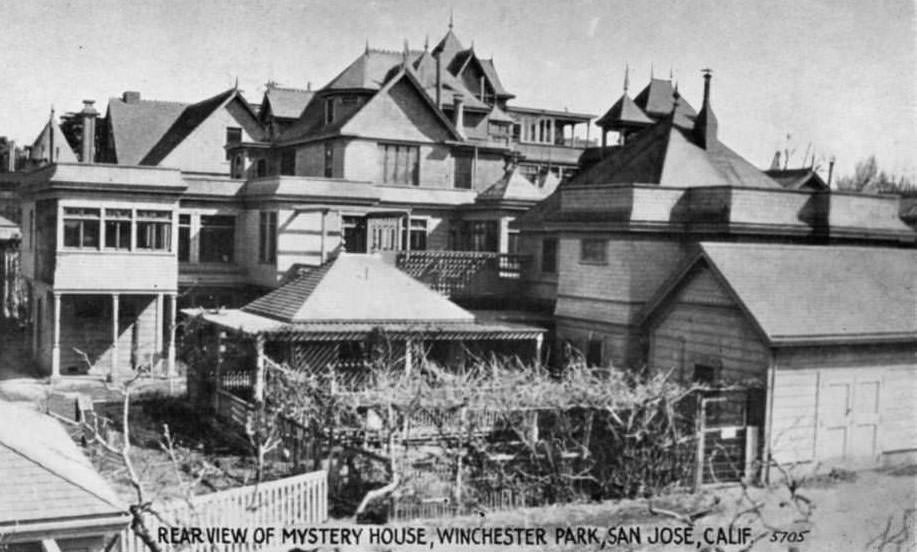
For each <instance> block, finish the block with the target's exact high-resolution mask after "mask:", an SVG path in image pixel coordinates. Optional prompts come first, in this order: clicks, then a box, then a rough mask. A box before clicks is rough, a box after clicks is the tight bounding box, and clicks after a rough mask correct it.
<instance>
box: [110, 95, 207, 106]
mask: <svg viewBox="0 0 917 552" xmlns="http://www.w3.org/2000/svg"><path fill="white" fill-rule="evenodd" d="M112 100H117V101H119V102H121V103H123V104H126V105H134V104H138V103H159V104H172V105H181V106H189V105H193V104H192V103H189V102H180V101H178V100H149V99H145V98H141V99H139V100H137V101H135V102H126V101H124V98H122V97H121V96H109V97H108V101H112Z"/></svg>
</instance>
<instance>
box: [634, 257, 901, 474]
mask: <svg viewBox="0 0 917 552" xmlns="http://www.w3.org/2000/svg"><path fill="white" fill-rule="evenodd" d="M915 287H917V251H915V250H914V249H907V248H876V247H868V248H867V247H853V246H799V245H765V244H752V243H745V244H736V243H708V242H702V243H700V251H699V253H698V254H697V255H696V256H695V257H693V259H692V260H691V261H690V262H689V263H687V265H686V266H685V268H684V269H683V270H682V271H681V272H680V273H679V274H678V275H677V276H676V277H675V278H673V279H672V280H671V282H670V283H669V284H668V285H666V286H664V287H663V288H662V290H661V291H660V293H659V294H658V295H657V296H656V298H655V299H654V300H653V301H652V302H650V303H649V304H648V307H647V310H646V311H645V315H644V318H643V324H644V329H645V331H646V335H647V336H648V338H649V344H648V345H649V351H648V352H649V356H648V359H649V363H650V366H651V367H652V368H653V369H654V370H657V371H668V370H671V371H672V372H673V375H674V377H676V378H679V379H681V380H683V381H686V382H690V381H692V380H694V381H698V380H700V381H706V382H714V383H716V384H734V383H745V384H750V385H752V386H754V385H757V386H759V387H761V388H763V389H765V391H766V393H765V399H764V404H762V405H761V408H762V409H763V419H762V420H761V422H762V423H763V428H762V431H761V443H762V444H761V446H760V447H759V451H758V454H759V458H762V459H769V460H772V461H773V462H776V463H779V464H810V465H811V467H813V468H823V467H825V466H832V465H835V466H843V467H846V468H865V467H872V466H878V465H885V464H889V463H900V462H905V461H913V459H914V458H915V457H917V454H915V453H917V406H915V404H914V397H915V396H917V290H915ZM768 464H771V463H770V462H769V463H768Z"/></svg>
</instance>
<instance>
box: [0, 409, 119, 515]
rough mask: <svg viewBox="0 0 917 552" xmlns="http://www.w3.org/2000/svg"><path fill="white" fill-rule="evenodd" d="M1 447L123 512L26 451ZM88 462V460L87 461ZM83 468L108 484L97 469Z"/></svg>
mask: <svg viewBox="0 0 917 552" xmlns="http://www.w3.org/2000/svg"><path fill="white" fill-rule="evenodd" d="M39 414H41V413H39ZM52 420H53V418H52ZM54 422H55V423H59V422H57V420H54ZM0 445H2V446H4V447H6V448H7V449H9V450H11V451H13V452H14V453H16V454H18V455H19V456H21V457H23V458H25V459H26V460H28V461H29V462H32V463H33V464H35V465H36V466H39V467H41V468H42V469H44V470H45V471H47V472H48V473H50V474H53V475H55V476H57V477H58V478H59V479H62V480H64V481H66V482H67V483H70V484H71V485H73V486H74V487H77V488H79V489H82V490H84V491H86V492H87V493H89V494H90V495H92V496H94V497H96V498H97V499H99V500H101V501H102V502H104V503H106V504H108V505H109V506H113V507H115V508H117V509H118V510H121V509H122V505H120V504H117V503H115V502H112V501H111V499H110V498H107V497H104V496H102V495H100V494H99V493H97V492H96V491H94V490H93V489H90V488H88V487H86V486H85V485H83V484H81V483H79V482H77V481H74V480H73V479H71V478H70V477H67V476H66V475H64V474H62V473H60V471H58V470H56V469H54V468H52V467H50V466H48V465H47V464H46V463H43V462H40V461H39V460H38V459H37V458H35V457H34V456H32V455H29V454H27V453H26V452H25V451H23V450H20V449H19V448H18V447H15V446H13V445H11V444H10V443H9V442H6V441H0ZM74 446H76V444H75V443H74ZM77 451H78V452H80V454H81V455H82V452H81V451H79V449H77ZM54 452H55V453H57V452H59V451H57V450H55V451H54ZM83 458H84V459H85V456H83ZM67 460H68V461H69V460H70V459H67ZM87 462H88V460H87ZM78 465H79V464H78ZM81 467H84V468H87V469H89V470H91V471H92V473H94V474H96V475H98V476H99V479H100V480H101V481H102V482H103V483H106V484H107V482H106V481H105V479H103V478H102V476H101V474H99V472H97V471H95V468H93V467H92V465H85V464H84V465H81Z"/></svg>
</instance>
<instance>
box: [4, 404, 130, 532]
mask: <svg viewBox="0 0 917 552" xmlns="http://www.w3.org/2000/svg"><path fill="white" fill-rule="evenodd" d="M0 419H2V420H3V423H2V424H0V481H2V482H3V483H2V489H3V492H0V528H2V527H3V526H4V525H17V526H21V525H22V524H25V523H29V522H39V521H64V520H67V519H69V518H87V517H96V516H118V515H121V514H122V513H124V512H125V511H126V508H125V507H124V506H123V505H122V504H121V502H120V501H119V500H118V498H117V497H116V496H115V493H114V491H112V489H111V488H110V487H109V486H108V484H107V483H106V482H105V481H104V480H103V479H102V476H100V475H99V474H98V472H96V471H95V469H93V467H92V465H91V464H90V463H89V460H88V459H87V458H86V456H84V455H83V453H82V452H81V451H80V450H79V448H78V447H77V446H76V444H75V443H74V442H73V440H72V439H71V438H70V436H69V435H68V434H67V432H66V431H64V428H63V427H61V425H60V423H59V422H57V420H54V419H53V418H51V417H50V416H47V415H45V414H42V413H40V412H37V411H35V410H31V409H29V408H26V407H24V406H19V405H15V404H13V403H10V402H6V401H0ZM125 521H126V519H125ZM3 532H4V531H3V530H2V529H0V533H3Z"/></svg>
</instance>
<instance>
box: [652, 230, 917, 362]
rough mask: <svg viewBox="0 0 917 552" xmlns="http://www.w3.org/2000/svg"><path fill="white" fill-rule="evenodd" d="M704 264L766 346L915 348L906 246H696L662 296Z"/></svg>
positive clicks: (914, 277)
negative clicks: (900, 344)
mask: <svg viewBox="0 0 917 552" xmlns="http://www.w3.org/2000/svg"><path fill="white" fill-rule="evenodd" d="M699 263H706V265H707V266H709V267H710V268H711V269H712V270H713V272H714V274H715V275H716V276H717V277H718V279H719V281H720V282H721V283H722V284H723V285H724V286H725V287H726V288H727V290H728V291H730V292H731V294H732V295H733V297H734V298H735V299H736V300H737V302H738V303H739V305H740V306H741V307H742V308H743V310H744V311H745V312H746V313H747V314H748V316H749V317H751V318H752V320H753V321H754V323H755V325H756V326H757V327H758V328H759V329H760V331H761V332H762V334H763V336H764V337H765V339H766V340H767V341H768V342H769V343H770V344H772V345H797V344H817V343H826V342H834V343H840V344H844V343H869V342H882V341H887V340H896V341H899V340H904V341H907V342H911V343H917V252H915V251H914V250H913V249H896V248H879V247H851V246H814V245H813V246H806V245H762V244H751V243H747V244H737V243H709V242H704V243H701V253H700V255H699V256H698V257H697V258H695V260H694V261H692V263H691V264H690V265H689V267H688V269H687V270H685V271H684V272H683V273H682V277H680V278H679V279H678V280H677V281H676V282H675V283H674V284H673V285H672V286H669V287H667V288H666V289H665V290H664V291H663V292H662V293H661V294H660V296H659V297H658V298H657V299H656V300H655V301H653V302H651V303H650V306H649V307H648V315H649V316H652V315H653V312H656V311H658V310H659V309H660V308H662V306H663V305H664V303H665V302H666V298H667V297H670V296H671V295H672V294H673V293H674V292H675V290H677V289H678V288H679V287H680V284H681V282H682V281H685V280H687V279H689V278H690V277H691V274H692V273H693V271H692V269H693V268H694V267H695V266H697V265H698V264H699Z"/></svg>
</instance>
